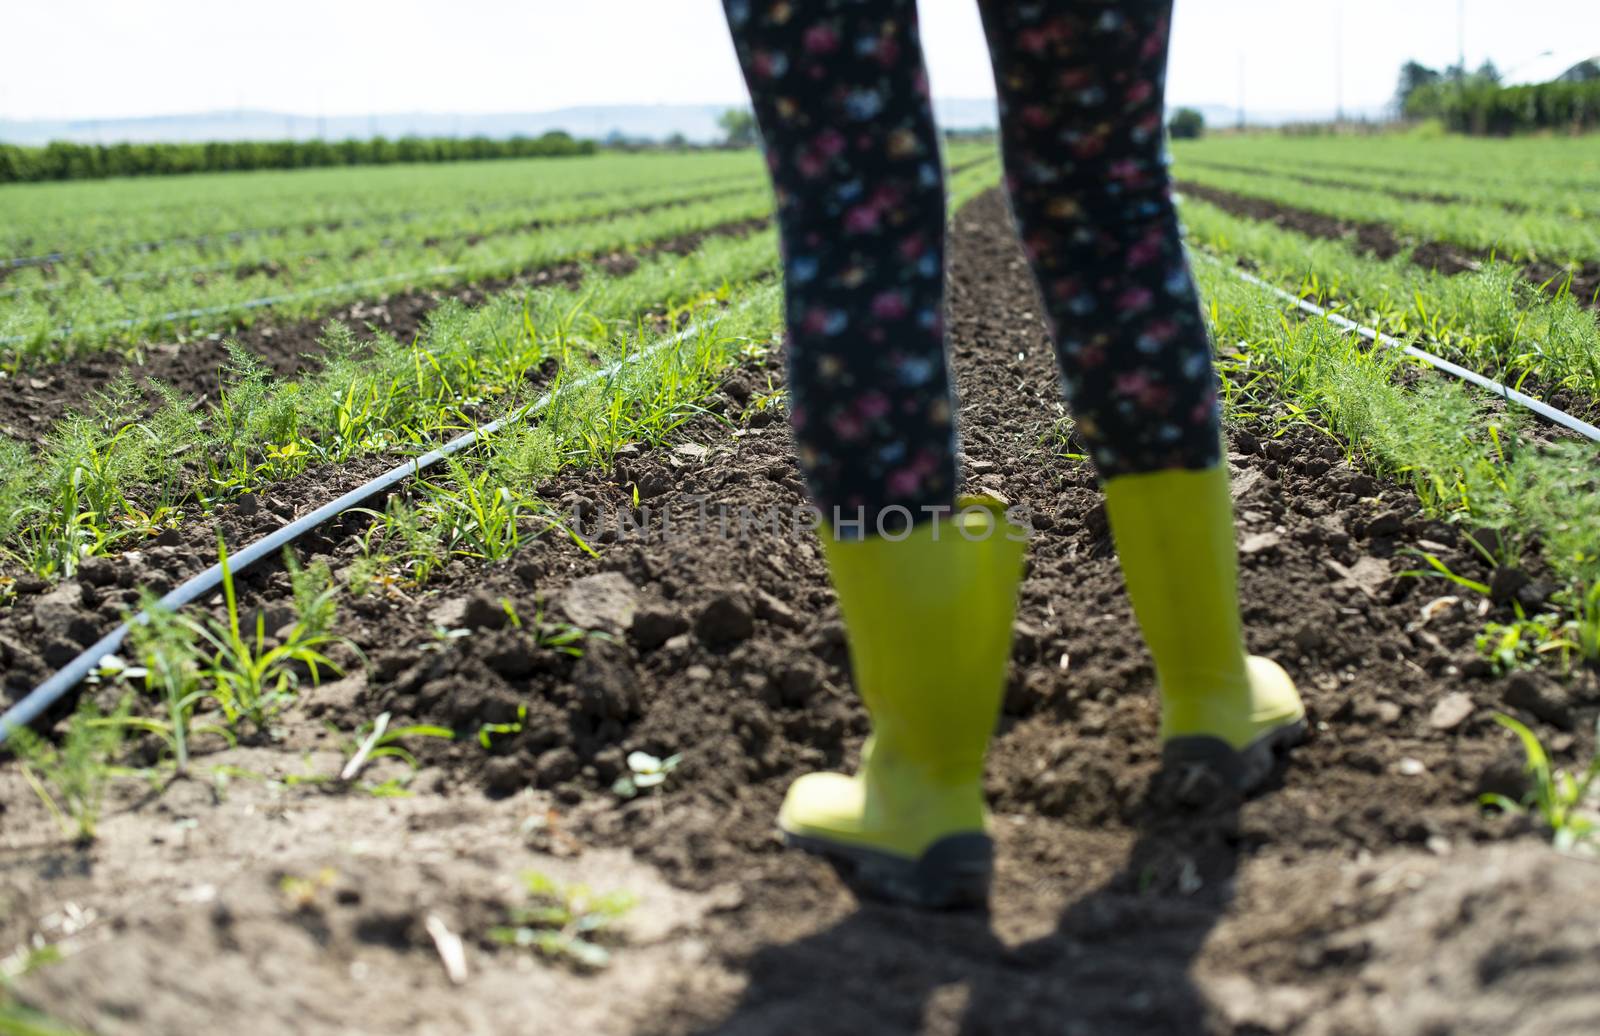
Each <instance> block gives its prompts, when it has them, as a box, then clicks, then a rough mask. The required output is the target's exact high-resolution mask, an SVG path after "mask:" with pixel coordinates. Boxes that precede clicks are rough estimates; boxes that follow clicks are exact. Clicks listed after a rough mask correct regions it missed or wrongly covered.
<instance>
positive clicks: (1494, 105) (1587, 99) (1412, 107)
mask: <svg viewBox="0 0 1600 1036" xmlns="http://www.w3.org/2000/svg"><path fill="white" fill-rule="evenodd" d="M1405 115H1406V117H1407V118H1410V119H1427V118H1436V119H1439V120H1440V121H1441V122H1443V123H1444V125H1445V127H1446V128H1447V129H1450V130H1452V131H1454V132H1456V133H1476V134H1486V135H1496V136H1506V135H1509V134H1512V133H1519V132H1525V131H1528V130H1537V129H1553V130H1565V131H1568V132H1572V133H1582V132H1585V131H1588V130H1593V129H1600V80H1591V81H1589V82H1554V83H1536V84H1532V85H1526V86H1500V85H1498V84H1496V83H1492V82H1483V81H1468V82H1466V83H1461V82H1458V81H1452V80H1440V81H1438V82H1435V83H1429V84H1427V85H1426V86H1420V87H1418V88H1417V89H1416V90H1414V91H1412V93H1411V94H1410V95H1409V96H1408V97H1407V98H1406V101H1405Z"/></svg>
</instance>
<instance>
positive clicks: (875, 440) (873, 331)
mask: <svg viewBox="0 0 1600 1036" xmlns="http://www.w3.org/2000/svg"><path fill="white" fill-rule="evenodd" d="M724 7H725V8H726V11H727V16H728V25H729V27H730V29H731V30H732V33H733V40H734V49H735V50H736V52H737V53H738V56H739V63H740V65H741V66H742V68H743V70H744V75H745V81H746V82H747V83H748V84H749V87H750V96H751V98H752V100H753V101H754V105H755V113H756V120H757V122H758V123H759V124H760V127H761V135H762V138H763V141H764V143H765V151H766V158H767V165H768V167H769V169H770V170H771V174H772V183H773V188H774V190H775V192H776V195H777V213H778V228H779V232H780V235H781V241H782V249H783V268H784V289H785V293H786V303H787V311H788V332H789V334H788V345H789V360H788V366H789V393H790V397H791V400H792V414H791V419H792V424H793V427H794V435H795V440H796V444H797V446H798V448H799V454H800V465H801V467H802V469H803V470H804V471H805V474H806V478H807V481H808V483H809V486H810V489H811V494H812V498H813V500H814V501H815V503H816V504H817V506H818V508H819V509H820V510H821V511H822V512H823V514H824V515H825V516H827V517H829V519H830V520H833V519H838V520H840V522H841V525H842V527H843V530H844V531H845V532H851V531H853V530H854V529H856V528H857V526H855V525H852V524H849V523H850V522H852V521H854V520H855V519H857V518H862V517H864V518H865V520H866V529H867V530H868V531H875V529H876V524H877V520H878V518H879V516H880V515H881V514H882V511H883V510H884V509H885V508H894V507H901V508H905V509H907V511H909V512H910V513H911V514H912V515H916V516H919V517H920V516H921V515H922V510H921V509H922V508H923V507H938V506H946V507H948V506H949V505H950V504H951V503H953V502H954V500H955V492H956V461H955V454H956V446H955V438H956V430H955V406H954V400H953V398H952V394H951V388H950V380H949V376H948V372H947V368H946V363H945V345H944V237H945V198H944V176H943V170H942V166H941V165H940V157H939V136H938V132H937V130H936V128H935V126H934V121H933V109H932V107H931V106H930V103H929V99H928V78H927V73H926V70H925V69H924V67H923V60H922V47H921V43H920V41H919V39H918V34H917V10H916V3H915V0H807V2H805V3H795V2H773V0H724ZM883 517H884V520H885V522H886V523H895V522H900V521H902V520H903V515H902V514H901V512H899V511H892V512H891V513H890V514H888V515H884V516H883ZM891 527H892V524H891Z"/></svg>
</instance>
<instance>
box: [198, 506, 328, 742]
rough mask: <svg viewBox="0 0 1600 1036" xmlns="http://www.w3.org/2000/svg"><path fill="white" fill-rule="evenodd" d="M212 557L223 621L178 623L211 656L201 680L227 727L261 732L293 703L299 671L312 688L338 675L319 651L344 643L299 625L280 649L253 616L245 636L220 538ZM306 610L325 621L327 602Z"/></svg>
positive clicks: (263, 623)
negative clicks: (208, 684) (209, 686)
mask: <svg viewBox="0 0 1600 1036" xmlns="http://www.w3.org/2000/svg"><path fill="white" fill-rule="evenodd" d="M217 556H218V558H219V561H220V563H221V565H222V592H223V599H224V602H225V604H226V610H227V621H226V622H217V621H215V620H207V621H205V622H196V621H195V620H192V619H185V620H184V621H185V622H187V623H189V624H190V625H191V627H192V628H193V629H194V630H195V632H196V633H197V634H198V636H199V637H200V638H201V639H202V640H204V641H205V642H206V643H207V644H209V645H210V646H211V648H212V649H213V650H214V652H215V654H214V656H213V658H212V661H211V665H210V666H209V668H207V669H206V670H205V675H206V676H209V677H210V678H211V679H212V680H213V681H214V688H213V690H212V692H211V696H212V697H213V698H214V699H216V702H217V705H218V706H219V707H220V708H221V709H222V713H223V716H225V717H226V718H227V721H228V723H229V725H230V726H232V727H234V728H235V729H237V727H238V726H239V724H240V723H241V722H246V721H247V722H249V723H251V724H252V725H253V726H254V727H255V729H257V730H265V729H266V728H267V726H268V725H269V724H270V722H271V720H272V718H273V717H274V716H276V715H277V713H278V712H280V711H281V710H282V709H283V708H284V707H285V706H287V705H288V704H289V703H290V702H292V701H293V700H294V697H295V693H296V691H297V690H298V688H299V684H300V673H299V667H304V669H305V670H306V672H307V673H308V674H309V676H310V678H311V682H312V683H313V684H317V683H320V682H321V677H322V672H323V670H327V671H329V672H332V673H335V674H337V673H339V672H341V670H340V668H339V666H338V665H337V664H336V663H335V662H334V661H333V660H332V659H331V658H329V657H328V656H327V655H326V654H325V650H326V649H327V648H328V647H331V646H333V645H336V644H345V645H347V646H349V642H348V641H346V640H344V639H342V638H339V637H335V636H333V635H331V634H329V633H326V632H318V631H313V630H310V629H307V627H306V626H305V624H304V623H303V622H299V621H297V622H295V623H294V624H293V625H292V626H290V627H289V630H288V632H287V634H286V635H285V636H284V639H283V642H282V643H281V644H271V643H269V642H268V638H267V629H266V617H265V616H264V615H257V616H256V625H255V630H254V631H253V634H252V635H251V636H246V635H245V634H244V631H243V629H242V627H241V623H240V619H239V600H238V594H237V593H236V592H235V590H234V584H233V571H232V569H231V568H230V567H229V565H228V548H227V545H226V544H225V543H224V542H223V541H222V537H220V536H218V537H217ZM311 604H313V605H315V606H316V607H317V608H318V609H329V610H326V611H325V613H324V612H323V611H318V612H317V613H315V614H313V616H312V618H313V619H314V620H315V621H318V622H326V621H331V614H332V613H331V602H321V603H319V602H318V601H313V602H311Z"/></svg>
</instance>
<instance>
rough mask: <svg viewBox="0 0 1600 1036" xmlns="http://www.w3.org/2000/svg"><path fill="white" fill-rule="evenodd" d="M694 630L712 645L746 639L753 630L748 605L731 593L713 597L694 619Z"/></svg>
mask: <svg viewBox="0 0 1600 1036" xmlns="http://www.w3.org/2000/svg"><path fill="white" fill-rule="evenodd" d="M694 632H695V635H696V636H698V637H699V638H700V640H701V641H702V642H704V643H706V644H709V645H711V646H713V647H716V646H721V645H726V644H734V643H738V642H739V641H741V640H748V639H749V637H750V635H751V634H752V633H754V632H755V618H754V616H752V615H751V614H750V607H749V605H747V604H745V602H744V601H743V600H741V599H740V598H739V597H737V596H736V595H734V594H731V593H724V594H719V595H718V596H716V597H713V598H712V599H711V600H710V601H709V602H708V603H707V604H706V606H705V607H704V608H702V609H700V614H699V615H698V616H696V617H695V620H694Z"/></svg>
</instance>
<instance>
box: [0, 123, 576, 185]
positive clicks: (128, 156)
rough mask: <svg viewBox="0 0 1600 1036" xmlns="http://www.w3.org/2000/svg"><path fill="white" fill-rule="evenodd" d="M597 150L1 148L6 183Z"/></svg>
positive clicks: (419, 141) (348, 145)
mask: <svg viewBox="0 0 1600 1036" xmlns="http://www.w3.org/2000/svg"><path fill="white" fill-rule="evenodd" d="M594 151H595V144H594V142H593V141H590V140H574V139H573V138H572V137H571V136H569V135H568V134H566V133H561V132H559V131H556V132H550V133H546V134H544V135H543V136H541V137H511V138H510V139H507V140H492V139H490V138H488V137H401V138H400V139H398V140H388V139H385V138H383V137H374V138H372V139H371V140H338V141H327V140H240V141H215V142H212V143H209V144H71V143H67V142H65V141H56V142H54V143H51V144H47V145H46V146H44V147H20V146H18V145H14V144H0V183H33V182H37V181H41V180H92V179H98V178H100V177H106V176H156V175H171V174H175V173H216V172H230V171H239V170H248V169H310V168H314V167H318V166H345V165H386V164H389V163H391V162H460V161H471V160H476V159H488V158H544V157H559V156H565V155H590V154H593V153H594Z"/></svg>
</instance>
